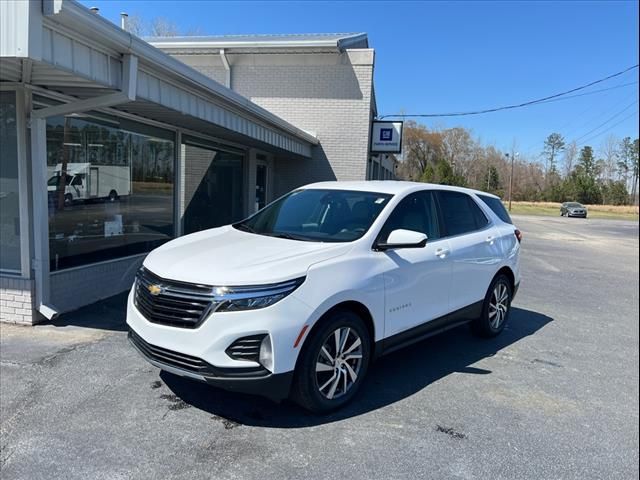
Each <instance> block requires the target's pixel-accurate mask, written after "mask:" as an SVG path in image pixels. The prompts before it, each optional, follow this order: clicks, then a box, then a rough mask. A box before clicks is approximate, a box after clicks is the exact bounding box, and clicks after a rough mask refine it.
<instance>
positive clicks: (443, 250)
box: [436, 248, 451, 258]
mask: <svg viewBox="0 0 640 480" xmlns="http://www.w3.org/2000/svg"><path fill="white" fill-rule="evenodd" d="M449 253H451V250H449V249H448V248H438V249H437V250H436V257H440V258H444V257H446V256H447V255H449Z"/></svg>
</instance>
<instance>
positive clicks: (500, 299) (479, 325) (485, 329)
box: [471, 274, 513, 338]
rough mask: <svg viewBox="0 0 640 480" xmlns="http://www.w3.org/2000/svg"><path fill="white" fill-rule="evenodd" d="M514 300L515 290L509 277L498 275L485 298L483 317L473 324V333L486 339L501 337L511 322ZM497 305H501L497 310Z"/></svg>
mask: <svg viewBox="0 0 640 480" xmlns="http://www.w3.org/2000/svg"><path fill="white" fill-rule="evenodd" d="M512 298H513V289H512V288H511V282H510V281H509V279H508V278H507V276H506V275H504V274H499V275H496V277H495V278H494V279H493V281H492V282H491V285H490V286H489V289H488V290H487V294H486V295H485V297H484V303H483V305H482V315H481V316H480V317H479V318H477V319H475V320H474V321H473V322H472V323H471V328H472V330H473V332H474V333H475V334H476V335H478V336H481V337H485V338H491V337H495V336H497V335H499V334H500V332H502V330H504V326H505V325H506V323H507V321H508V320H509V315H510V313H511V299H512ZM496 303H497V304H498V305H500V306H499V307H498V309H497V310H496V308H495V307H494V305H496ZM494 312H495V313H494ZM496 316H497V317H496Z"/></svg>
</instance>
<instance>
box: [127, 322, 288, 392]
mask: <svg viewBox="0 0 640 480" xmlns="http://www.w3.org/2000/svg"><path fill="white" fill-rule="evenodd" d="M128 339H129V342H130V343H131V345H132V346H133V347H134V348H135V349H136V350H137V351H138V353H140V355H142V357H144V359H145V360H147V361H148V362H149V363H150V364H152V365H153V366H155V367H158V368H160V369H161V370H165V371H167V372H170V373H173V374H175V375H179V376H182V377H187V378H191V379H193V380H197V381H199V382H204V383H208V384H210V385H213V386H216V387H219V388H222V389H224V390H229V391H233V392H240V393H248V394H253V395H260V396H263V397H267V398H270V399H271V400H275V401H279V400H283V399H285V398H287V397H288V396H289V392H290V390H291V382H292V380H293V372H286V373H279V374H273V373H270V372H269V371H268V370H266V369H264V368H262V367H260V368H256V367H249V368H219V367H214V366H213V365H210V364H208V363H207V362H205V361H204V360H202V359H199V358H196V357H191V356H188V355H184V354H181V353H179V352H174V351H171V350H168V349H165V348H162V347H157V346H155V345H151V344H150V343H148V342H146V341H145V340H144V339H142V337H140V336H139V335H138V334H136V332H135V331H134V330H132V329H130V330H129V334H128Z"/></svg>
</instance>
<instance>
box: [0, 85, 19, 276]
mask: <svg viewBox="0 0 640 480" xmlns="http://www.w3.org/2000/svg"><path fill="white" fill-rule="evenodd" d="M0 270H3V271H9V272H19V271H20V205H19V196H18V141H17V128H16V94H15V92H0Z"/></svg>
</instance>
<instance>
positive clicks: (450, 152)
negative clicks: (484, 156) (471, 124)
mask: <svg viewBox="0 0 640 480" xmlns="http://www.w3.org/2000/svg"><path fill="white" fill-rule="evenodd" d="M473 147H474V141H473V139H472V138H471V134H470V133H469V131H468V130H466V129H464V128H460V127H456V128H449V129H447V130H443V131H442V154H443V156H444V158H445V160H446V161H447V162H449V164H450V165H451V168H452V169H453V172H454V173H458V172H464V171H465V166H466V163H467V162H468V161H469V158H470V157H471V152H472V150H473Z"/></svg>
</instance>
